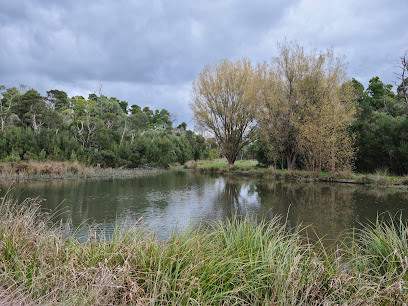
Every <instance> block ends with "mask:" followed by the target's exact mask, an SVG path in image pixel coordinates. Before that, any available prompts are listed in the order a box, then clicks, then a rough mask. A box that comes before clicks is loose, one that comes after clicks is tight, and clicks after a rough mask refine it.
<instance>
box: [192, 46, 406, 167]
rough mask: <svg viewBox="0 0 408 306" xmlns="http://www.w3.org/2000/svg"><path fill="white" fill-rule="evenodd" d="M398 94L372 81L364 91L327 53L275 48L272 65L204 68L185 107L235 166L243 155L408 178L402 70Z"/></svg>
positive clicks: (225, 62)
mask: <svg viewBox="0 0 408 306" xmlns="http://www.w3.org/2000/svg"><path fill="white" fill-rule="evenodd" d="M400 60H401V61H400V64H401V66H400V71H399V72H398V73H397V75H398V77H399V81H400V82H401V84H400V85H399V86H398V88H397V93H396V94H395V93H394V92H393V91H392V85H389V84H384V83H383V82H381V80H380V79H379V78H378V77H374V78H372V79H371V80H370V82H369V85H368V87H367V89H365V88H364V86H363V85H362V84H361V83H360V82H358V81H357V80H355V79H351V80H350V79H349V78H348V77H347V74H346V68H347V65H346V62H345V58H344V57H341V56H336V55H335V54H334V52H333V50H332V49H328V50H323V51H321V50H317V49H307V48H305V47H303V46H301V45H299V44H297V43H296V42H287V41H284V42H282V43H279V44H278V55H277V56H276V57H274V58H272V60H271V61H270V62H264V63H256V64H253V63H251V61H250V60H248V59H246V58H243V59H239V60H235V61H230V60H222V61H220V62H219V63H218V64H216V65H212V66H211V65H208V66H206V67H205V68H204V69H203V71H202V72H201V73H200V74H199V76H198V77H197V78H196V79H195V80H194V82H193V86H192V96H193V98H192V102H191V104H190V107H191V109H192V111H193V113H194V119H195V122H196V123H197V125H198V126H200V127H201V128H203V129H206V130H208V131H210V132H211V133H212V135H214V137H215V138H216V140H217V143H218V145H219V147H220V149H221V151H222V152H223V154H224V156H225V157H226V158H227V160H228V163H229V164H230V165H233V164H234V162H235V160H236V159H237V156H238V154H239V153H240V152H241V151H242V150H245V151H246V152H247V153H248V154H250V155H252V156H253V157H255V158H256V159H258V161H259V162H260V163H262V164H264V165H274V166H275V167H278V168H287V169H305V170H312V171H331V172H337V171H343V170H352V169H353V170H357V171H365V172H372V171H375V170H378V169H385V170H388V171H390V172H393V173H397V174H406V173H408V132H407V131H408V130H407V127H408V100H407V88H408V78H407V73H408V65H407V55H406V54H405V56H402V57H401V58H400Z"/></svg>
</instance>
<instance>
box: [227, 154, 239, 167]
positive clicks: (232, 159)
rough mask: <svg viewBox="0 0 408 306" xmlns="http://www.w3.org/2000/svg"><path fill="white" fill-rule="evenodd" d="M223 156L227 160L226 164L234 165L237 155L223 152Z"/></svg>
mask: <svg viewBox="0 0 408 306" xmlns="http://www.w3.org/2000/svg"><path fill="white" fill-rule="evenodd" d="M225 157H226V159H227V161H228V166H229V167H232V166H233V165H234V163H235V161H236V160H237V155H236V154H233V153H231V154H225Z"/></svg>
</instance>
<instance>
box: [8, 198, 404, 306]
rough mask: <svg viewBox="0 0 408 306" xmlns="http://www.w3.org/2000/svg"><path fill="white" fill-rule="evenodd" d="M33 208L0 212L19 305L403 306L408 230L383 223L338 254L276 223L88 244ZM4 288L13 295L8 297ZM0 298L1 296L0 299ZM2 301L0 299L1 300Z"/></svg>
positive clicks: (136, 234) (238, 222) (132, 233)
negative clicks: (161, 239) (359, 305)
mask: <svg viewBox="0 0 408 306" xmlns="http://www.w3.org/2000/svg"><path fill="white" fill-rule="evenodd" d="M50 219H51V215H50V214H47V213H44V212H41V209H40V207H39V205H38V204H37V203H36V201H34V200H29V199H27V200H26V201H24V202H23V203H16V202H14V201H13V200H11V199H9V198H6V199H3V200H2V202H1V204H0V237H2V238H1V240H0V254H1V256H0V282H1V283H2V285H3V287H4V289H1V290H2V291H3V292H0V293H2V294H3V297H4V296H5V295H7V294H10V295H12V298H13V302H15V303H16V302H18V300H24V301H25V302H26V303H41V304H49V305H57V304H64V305H85V304H87V305H89V304H125V303H135V304H136V303H138V304H152V303H153V304H178V305H181V304H251V305H257V304H259V305H264V304H265V303H267V304H276V303H278V304H281V303H284V304H325V303H328V304H339V303H349V304H402V303H403V302H404V301H406V300H407V298H408V289H407V284H408V283H407V282H408V264H407V262H406V254H407V253H408V240H407V237H406V235H407V231H408V228H407V225H406V224H405V223H404V222H402V221H401V220H395V221H392V222H390V223H381V222H377V223H376V224H373V225H372V226H369V227H366V228H364V229H363V230H362V231H358V232H357V233H354V234H353V236H350V239H352V241H351V243H350V244H349V245H351V247H347V246H345V245H343V246H342V247H341V248H339V249H337V250H334V251H333V252H329V251H325V250H324V248H323V247H322V245H321V244H320V243H316V244H313V245H311V244H308V243H307V241H305V239H304V238H302V235H301V234H302V232H301V230H300V229H292V230H290V231H289V230H288V229H287V227H286V226H285V225H282V224H281V222H280V219H278V218H275V219H273V220H272V221H270V222H268V223H265V222H260V223H259V222H254V221H253V220H250V219H237V218H235V219H232V220H230V221H227V222H226V223H222V224H221V223H216V224H215V223H213V224H210V225H208V224H207V225H206V226H203V227H200V228H196V229H190V230H188V231H185V232H183V233H173V234H172V235H171V237H170V239H169V240H167V241H160V240H157V239H156V238H155V237H154V235H151V234H147V233H144V232H143V230H141V229H140V228H133V229H130V230H127V231H124V230H123V228H120V227H119V228H118V229H117V231H116V232H115V234H114V236H113V237H112V238H111V239H109V240H106V239H105V238H104V236H103V235H101V236H97V235H96V234H92V232H91V233H90V236H89V237H88V239H87V242H86V243H80V242H79V241H78V240H76V239H74V238H67V237H66V235H64V229H63V226H57V225H51V224H50ZM6 288H7V290H6ZM0 295H1V294H0ZM0 302H1V300H0Z"/></svg>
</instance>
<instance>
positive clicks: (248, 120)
mask: <svg viewBox="0 0 408 306" xmlns="http://www.w3.org/2000/svg"><path fill="white" fill-rule="evenodd" d="M255 101H256V88H255V82H254V69H253V67H252V64H251V62H250V61H249V60H247V59H241V60H237V61H230V60H222V61H221V62H220V63H218V64H217V65H215V66H206V67H205V68H204V70H203V71H201V73H200V74H199V76H198V77H197V79H196V80H194V81H193V86H192V102H191V103H190V107H191V110H192V111H193V113H194V121H195V123H196V125H197V126H198V127H200V128H203V129H204V130H207V131H209V132H210V133H212V134H213V135H214V137H215V139H216V141H217V144H218V146H219V147H220V149H221V150H222V152H223V153H224V156H225V157H226V158H227V161H228V164H229V165H230V166H231V165H233V164H234V162H235V160H236V159H237V156H238V153H239V152H240V150H241V149H242V148H243V146H244V145H245V144H247V142H248V141H249V140H250V139H251V138H252V136H253V134H254V131H255V117H256V116H255V112H256V107H255Z"/></svg>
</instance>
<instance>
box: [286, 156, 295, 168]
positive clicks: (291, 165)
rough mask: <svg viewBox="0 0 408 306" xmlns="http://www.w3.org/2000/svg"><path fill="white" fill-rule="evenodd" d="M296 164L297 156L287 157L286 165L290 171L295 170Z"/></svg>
mask: <svg viewBox="0 0 408 306" xmlns="http://www.w3.org/2000/svg"><path fill="white" fill-rule="evenodd" d="M295 162H296V154H294V155H293V156H291V155H290V154H288V155H286V163H287V166H288V170H293V169H294V168H295Z"/></svg>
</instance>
